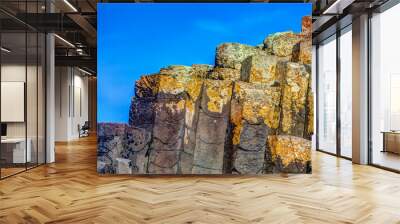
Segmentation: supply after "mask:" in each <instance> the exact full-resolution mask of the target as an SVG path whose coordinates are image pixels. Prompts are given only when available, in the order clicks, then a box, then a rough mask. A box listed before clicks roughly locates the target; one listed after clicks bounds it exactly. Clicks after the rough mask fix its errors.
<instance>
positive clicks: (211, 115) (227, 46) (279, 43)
mask: <svg viewBox="0 0 400 224" xmlns="http://www.w3.org/2000/svg"><path fill="white" fill-rule="evenodd" d="M310 21H311V18H310V17H304V18H303V23H302V32H301V33H300V34H296V33H293V32H282V33H276V34H272V35H269V36H268V37H267V38H266V39H265V40H264V42H263V45H262V46H256V47H254V46H249V45H244V44H239V43H223V44H221V45H219V46H218V47H217V51H216V58H215V66H211V65H200V64H196V65H192V66H184V65H172V66H168V67H166V68H162V69H161V70H160V71H159V72H158V73H157V74H150V75H143V76H142V77H141V78H140V79H139V80H137V81H136V83H135V96H134V97H133V98H132V101H131V106H130V109H129V123H128V124H115V123H100V124H99V125H98V126H99V127H98V165H97V170H98V172H99V173H117V174H265V173H277V172H286V173H310V172H311V135H312V133H313V96H312V91H311V68H310V64H311V33H310V32H311V22H310Z"/></svg>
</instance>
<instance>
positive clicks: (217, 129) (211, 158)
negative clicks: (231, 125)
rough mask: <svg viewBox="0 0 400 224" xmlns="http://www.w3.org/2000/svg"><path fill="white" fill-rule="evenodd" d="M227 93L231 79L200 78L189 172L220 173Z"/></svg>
mask: <svg viewBox="0 0 400 224" xmlns="http://www.w3.org/2000/svg"><path fill="white" fill-rule="evenodd" d="M231 97H232V82H231V81H226V80H206V81H205V82H204V86H203V95H202V100H201V109H200V114H199V121H198V126H197V135H196V148H195V150H194V162H193V163H194V164H193V169H192V173H195V174H216V173H222V169H223V162H224V148H225V137H226V129H227V124H228V120H229V108H230V100H231Z"/></svg>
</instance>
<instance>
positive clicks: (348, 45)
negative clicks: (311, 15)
mask: <svg viewBox="0 0 400 224" xmlns="http://www.w3.org/2000/svg"><path fill="white" fill-rule="evenodd" d="M352 74H353V71H352V32H351V26H348V27H347V28H345V29H344V30H342V31H341V35H340V155H341V156H344V157H348V158H351V157H352V148H351V147H352V146H351V145H352V144H351V141H352V138H351V136H352V125H351V124H352V96H353V95H352Z"/></svg>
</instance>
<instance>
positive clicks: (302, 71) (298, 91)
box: [279, 62, 310, 134]
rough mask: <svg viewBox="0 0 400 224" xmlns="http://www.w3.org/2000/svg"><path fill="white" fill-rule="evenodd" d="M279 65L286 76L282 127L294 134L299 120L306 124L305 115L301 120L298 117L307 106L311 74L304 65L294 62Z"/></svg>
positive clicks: (282, 105)
mask: <svg viewBox="0 0 400 224" xmlns="http://www.w3.org/2000/svg"><path fill="white" fill-rule="evenodd" d="M279 67H280V68H279V72H280V73H281V74H282V76H283V77H284V80H283V86H282V100H281V107H282V117H281V128H282V131H283V132H284V133H286V134H294V132H295V130H293V129H296V128H295V126H296V125H299V122H303V124H302V125H304V120H305V116H303V117H301V119H300V120H298V119H297V117H299V114H300V115H301V114H303V112H304V110H305V108H306V102H307V101H306V99H307V94H308V86H309V80H310V74H309V73H308V72H307V71H306V68H305V67H304V65H301V64H298V63H294V62H286V63H281V64H280V65H279ZM300 129H301V128H300ZM303 129H304V128H303Z"/></svg>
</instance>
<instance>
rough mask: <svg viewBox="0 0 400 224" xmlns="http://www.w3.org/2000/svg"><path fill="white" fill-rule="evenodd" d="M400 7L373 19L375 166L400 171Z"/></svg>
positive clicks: (373, 130) (372, 119)
mask: <svg viewBox="0 0 400 224" xmlns="http://www.w3.org/2000/svg"><path fill="white" fill-rule="evenodd" d="M398 21H400V5H396V6H394V7H393V8H391V9H389V10H387V11H385V12H383V13H381V14H377V15H374V17H373V18H372V21H371V22H372V24H371V25H372V38H371V40H372V49H371V50H372V52H373V53H372V55H371V56H372V74H371V75H372V77H371V78H372V80H371V88H372V90H371V91H372V92H371V98H372V99H371V108H372V112H371V116H372V117H371V121H372V125H371V128H372V130H371V133H372V163H374V164H377V165H380V166H384V167H388V168H391V169H396V170H400V111H399V110H400V105H399V97H398V96H399V95H400V66H399V60H398V52H399V51H400V42H399V39H400V33H399V32H398V31H397V30H396V29H393V27H397V26H398Z"/></svg>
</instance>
